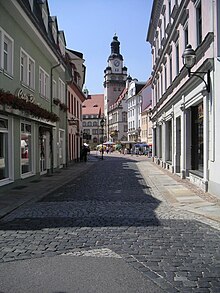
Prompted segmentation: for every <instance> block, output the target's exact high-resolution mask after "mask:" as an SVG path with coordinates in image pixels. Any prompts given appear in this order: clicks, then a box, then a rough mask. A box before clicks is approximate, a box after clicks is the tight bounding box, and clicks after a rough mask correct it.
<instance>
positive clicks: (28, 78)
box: [20, 48, 35, 90]
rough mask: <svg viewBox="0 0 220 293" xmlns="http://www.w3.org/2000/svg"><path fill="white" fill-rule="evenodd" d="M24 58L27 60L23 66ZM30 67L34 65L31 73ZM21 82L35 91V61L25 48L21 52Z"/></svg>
mask: <svg viewBox="0 0 220 293" xmlns="http://www.w3.org/2000/svg"><path fill="white" fill-rule="evenodd" d="M22 57H23V59H25V60H26V62H25V64H23V66H22V62H21V60H22ZM30 65H32V66H31V71H30ZM22 69H23V70H22ZM22 71H23V74H22ZM20 82H21V83H22V84H23V85H25V86H26V87H28V88H30V89H32V90H34V89H35V60H34V59H33V58H32V57H31V56H30V55H29V54H28V53H27V52H26V51H25V50H24V49H23V48H21V50H20Z"/></svg>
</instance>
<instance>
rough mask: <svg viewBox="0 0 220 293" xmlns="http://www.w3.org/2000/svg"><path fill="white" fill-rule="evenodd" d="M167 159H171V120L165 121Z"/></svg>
mask: <svg viewBox="0 0 220 293" xmlns="http://www.w3.org/2000/svg"><path fill="white" fill-rule="evenodd" d="M166 137H167V160H168V161H172V120H169V121H167V123H166Z"/></svg>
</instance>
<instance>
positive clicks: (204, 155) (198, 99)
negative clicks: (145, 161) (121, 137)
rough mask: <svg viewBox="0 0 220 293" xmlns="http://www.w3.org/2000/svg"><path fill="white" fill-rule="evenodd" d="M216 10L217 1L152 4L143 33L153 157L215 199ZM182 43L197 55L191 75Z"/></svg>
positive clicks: (218, 188) (218, 160) (218, 187)
mask: <svg viewBox="0 0 220 293" xmlns="http://www.w3.org/2000/svg"><path fill="white" fill-rule="evenodd" d="M219 6H220V1H219V0H216V1H209V0H164V1H162V0H155V1H154V3H153V7H152V12H151V19H150V24H149V28H148V35H147V41H148V42H149V43H150V44H151V48H152V67H153V71H152V127H153V159H154V161H155V162H156V163H157V164H160V165H161V166H162V167H163V168H165V169H168V170H170V171H171V172H173V173H175V174H178V175H179V176H181V177H182V178H183V179H185V178H188V179H189V180H190V181H191V182H193V183H194V184H196V185H197V186H199V187H200V188H201V189H203V190H204V191H208V192H211V193H213V194H216V195H220V178H218V177H219V176H218V177H217V175H216V174H218V172H217V171H220V167H219V166H220V155H219V152H218V150H217V147H216V146H217V145H218V143H219V142H220V136H219V134H218V132H217V126H218V125H219V124H220V123H219V118H218V117H217V113H219V101H218V95H217V92H218V90H219V89H218V87H219V86H218V83H217V80H218V78H217V77H218V76H219V59H218V56H219V47H220V46H219V38H218V35H219V29H218V22H219V9H220V8H219ZM187 44H191V46H192V48H193V49H194V50H195V54H196V62H195V65H194V66H193V68H192V72H193V73H192V74H191V76H190V77H189V76H188V70H187V68H185V67H184V65H183V61H182V54H183V52H184V50H185V48H186V46H187ZM208 72H210V78H209V75H208ZM208 79H209V81H210V91H209V90H207V86H206V84H207V83H208Z"/></svg>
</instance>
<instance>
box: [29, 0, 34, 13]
mask: <svg viewBox="0 0 220 293" xmlns="http://www.w3.org/2000/svg"><path fill="white" fill-rule="evenodd" d="M33 2H34V0H29V4H30V7H31V11H33Z"/></svg>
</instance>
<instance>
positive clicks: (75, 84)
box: [66, 49, 86, 162]
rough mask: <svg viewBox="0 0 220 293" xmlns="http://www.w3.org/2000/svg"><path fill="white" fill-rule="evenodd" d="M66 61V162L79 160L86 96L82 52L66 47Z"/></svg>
mask: <svg viewBox="0 0 220 293" xmlns="http://www.w3.org/2000/svg"><path fill="white" fill-rule="evenodd" d="M66 61H67V63H68V68H69V70H70V76H71V77H72V78H71V80H70V81H69V82H68V84H67V105H68V112H67V125H68V126H67V128H68V162H73V161H79V160H80V150H81V146H82V142H83V127H82V104H83V102H84V101H85V99H86V97H85V95H84V93H83V92H82V88H83V86H84V83H85V71H86V70H85V66H84V64H83V63H84V59H83V54H82V53H80V52H77V51H73V50H69V49H66Z"/></svg>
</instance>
